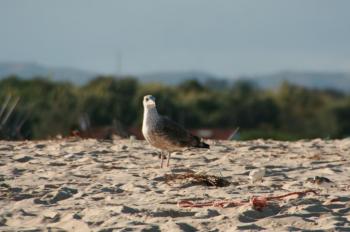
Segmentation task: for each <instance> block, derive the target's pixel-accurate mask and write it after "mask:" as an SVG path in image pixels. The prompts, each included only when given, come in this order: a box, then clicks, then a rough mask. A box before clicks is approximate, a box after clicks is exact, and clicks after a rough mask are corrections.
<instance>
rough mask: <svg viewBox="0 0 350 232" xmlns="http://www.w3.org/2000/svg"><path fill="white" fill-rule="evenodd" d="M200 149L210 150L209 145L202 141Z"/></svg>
mask: <svg viewBox="0 0 350 232" xmlns="http://www.w3.org/2000/svg"><path fill="white" fill-rule="evenodd" d="M198 147H199V148H210V146H209V144H207V143H205V142H202V141H200V142H199V145H198Z"/></svg>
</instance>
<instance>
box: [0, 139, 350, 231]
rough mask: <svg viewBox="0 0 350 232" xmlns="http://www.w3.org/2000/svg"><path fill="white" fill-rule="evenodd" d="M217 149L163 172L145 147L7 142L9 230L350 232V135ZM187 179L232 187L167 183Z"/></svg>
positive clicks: (180, 159) (220, 144)
mask: <svg viewBox="0 0 350 232" xmlns="http://www.w3.org/2000/svg"><path fill="white" fill-rule="evenodd" d="M208 143H209V144H210V145H211V149H209V150H206V149H204V150H200V149H192V150H186V151H184V152H179V153H176V154H173V155H172V159H171V163H170V164H171V167H170V168H163V169H160V167H159V164H160V159H159V153H158V152H157V151H156V150H155V149H153V148H151V147H150V146H149V145H148V144H147V143H146V142H145V141H136V140H111V141H97V140H94V139H86V140H82V139H77V138H71V139H62V140H48V141H35V142H34V141H22V142H9V141H1V142H0V231H47V230H49V231H240V230H241V231H263V230H265V231H304V230H322V231H350V139H344V140H320V139H316V140H311V141H307V140H305V141H297V142H280V141H272V140H254V141H246V142H242V141H232V142H231V141H208ZM261 167H265V169H266V173H265V176H264V177H263V179H262V180H261V181H260V180H259V181H257V182H255V183H252V182H251V181H250V179H249V173H250V172H251V171H253V170H255V169H258V168H261ZM185 173H200V174H202V175H215V176H218V177H222V178H224V179H225V180H227V181H228V183H229V184H228V185H227V186H224V187H216V186H206V185H203V184H198V183H194V182H193V181H190V180H174V181H167V179H166V176H167V175H170V174H185ZM316 176H319V177H325V178H328V179H329V180H330V181H331V182H330V183H326V184H323V183H321V182H317V181H312V179H313V178H315V177H316ZM308 189H312V190H315V191H316V192H317V194H313V193H309V194H304V195H300V196H298V195H292V196H289V197H285V198H283V199H280V200H271V201H268V202H267V205H266V206H265V207H264V208H262V209H261V210H260V211H259V210H256V209H254V208H253V207H252V205H251V204H249V203H247V204H242V205H239V206H234V205H224V206H222V207H219V206H214V205H213V206H205V207H202V208H199V207H188V208H185V207H181V205H178V203H179V202H181V201H184V200H189V201H191V202H193V203H200V202H208V201H219V200H233V201H242V202H249V199H251V198H252V197H253V196H263V197H268V196H278V195H283V194H287V193H291V192H295V191H305V190H308Z"/></svg>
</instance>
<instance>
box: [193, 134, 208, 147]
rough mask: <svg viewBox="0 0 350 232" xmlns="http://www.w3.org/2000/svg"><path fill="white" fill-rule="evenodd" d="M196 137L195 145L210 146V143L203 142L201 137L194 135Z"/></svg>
mask: <svg viewBox="0 0 350 232" xmlns="http://www.w3.org/2000/svg"><path fill="white" fill-rule="evenodd" d="M194 138H195V141H196V143H195V145H194V147H198V148H210V146H209V144H206V143H205V142H203V141H202V140H201V139H200V138H198V137H197V136H194Z"/></svg>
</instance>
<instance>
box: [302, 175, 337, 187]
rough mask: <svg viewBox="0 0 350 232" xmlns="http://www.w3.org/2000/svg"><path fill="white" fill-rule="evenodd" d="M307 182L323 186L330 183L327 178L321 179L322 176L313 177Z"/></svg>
mask: <svg viewBox="0 0 350 232" xmlns="http://www.w3.org/2000/svg"><path fill="white" fill-rule="evenodd" d="M306 181H308V182H310V183H313V184H319V185H320V184H324V183H332V181H331V180H330V179H328V178H327V177H323V176H315V177H314V178H307V180H306Z"/></svg>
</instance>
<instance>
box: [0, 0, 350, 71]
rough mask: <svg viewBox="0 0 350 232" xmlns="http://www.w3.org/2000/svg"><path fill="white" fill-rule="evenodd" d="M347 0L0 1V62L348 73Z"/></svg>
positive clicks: (89, 67) (104, 68)
mask: <svg viewBox="0 0 350 232" xmlns="http://www.w3.org/2000/svg"><path fill="white" fill-rule="evenodd" d="M349 9H350V1H348V0H336V1H334V0H293V1H290V0H264V1H262V0H249V1H246V0H237V1H236V0H235V1H234V0H215V1H214V0H147V1H145V0H124V1H121V0H95V1H92V0H73V1H72V0H60V1H54V0H26V1H22V0H0V62H36V63H39V64H44V65H48V66H54V67H74V68H79V69H83V70H90V71H96V72H99V73H108V74H146V73H152V72H166V71H203V72H209V73H212V74H215V75H220V76H225V77H235V76H240V75H255V74H266V73H271V72H277V71H282V70H296V71H303V70H305V71H306V70H307V71H346V72H349V71H350V42H349V41H350V13H349Z"/></svg>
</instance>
